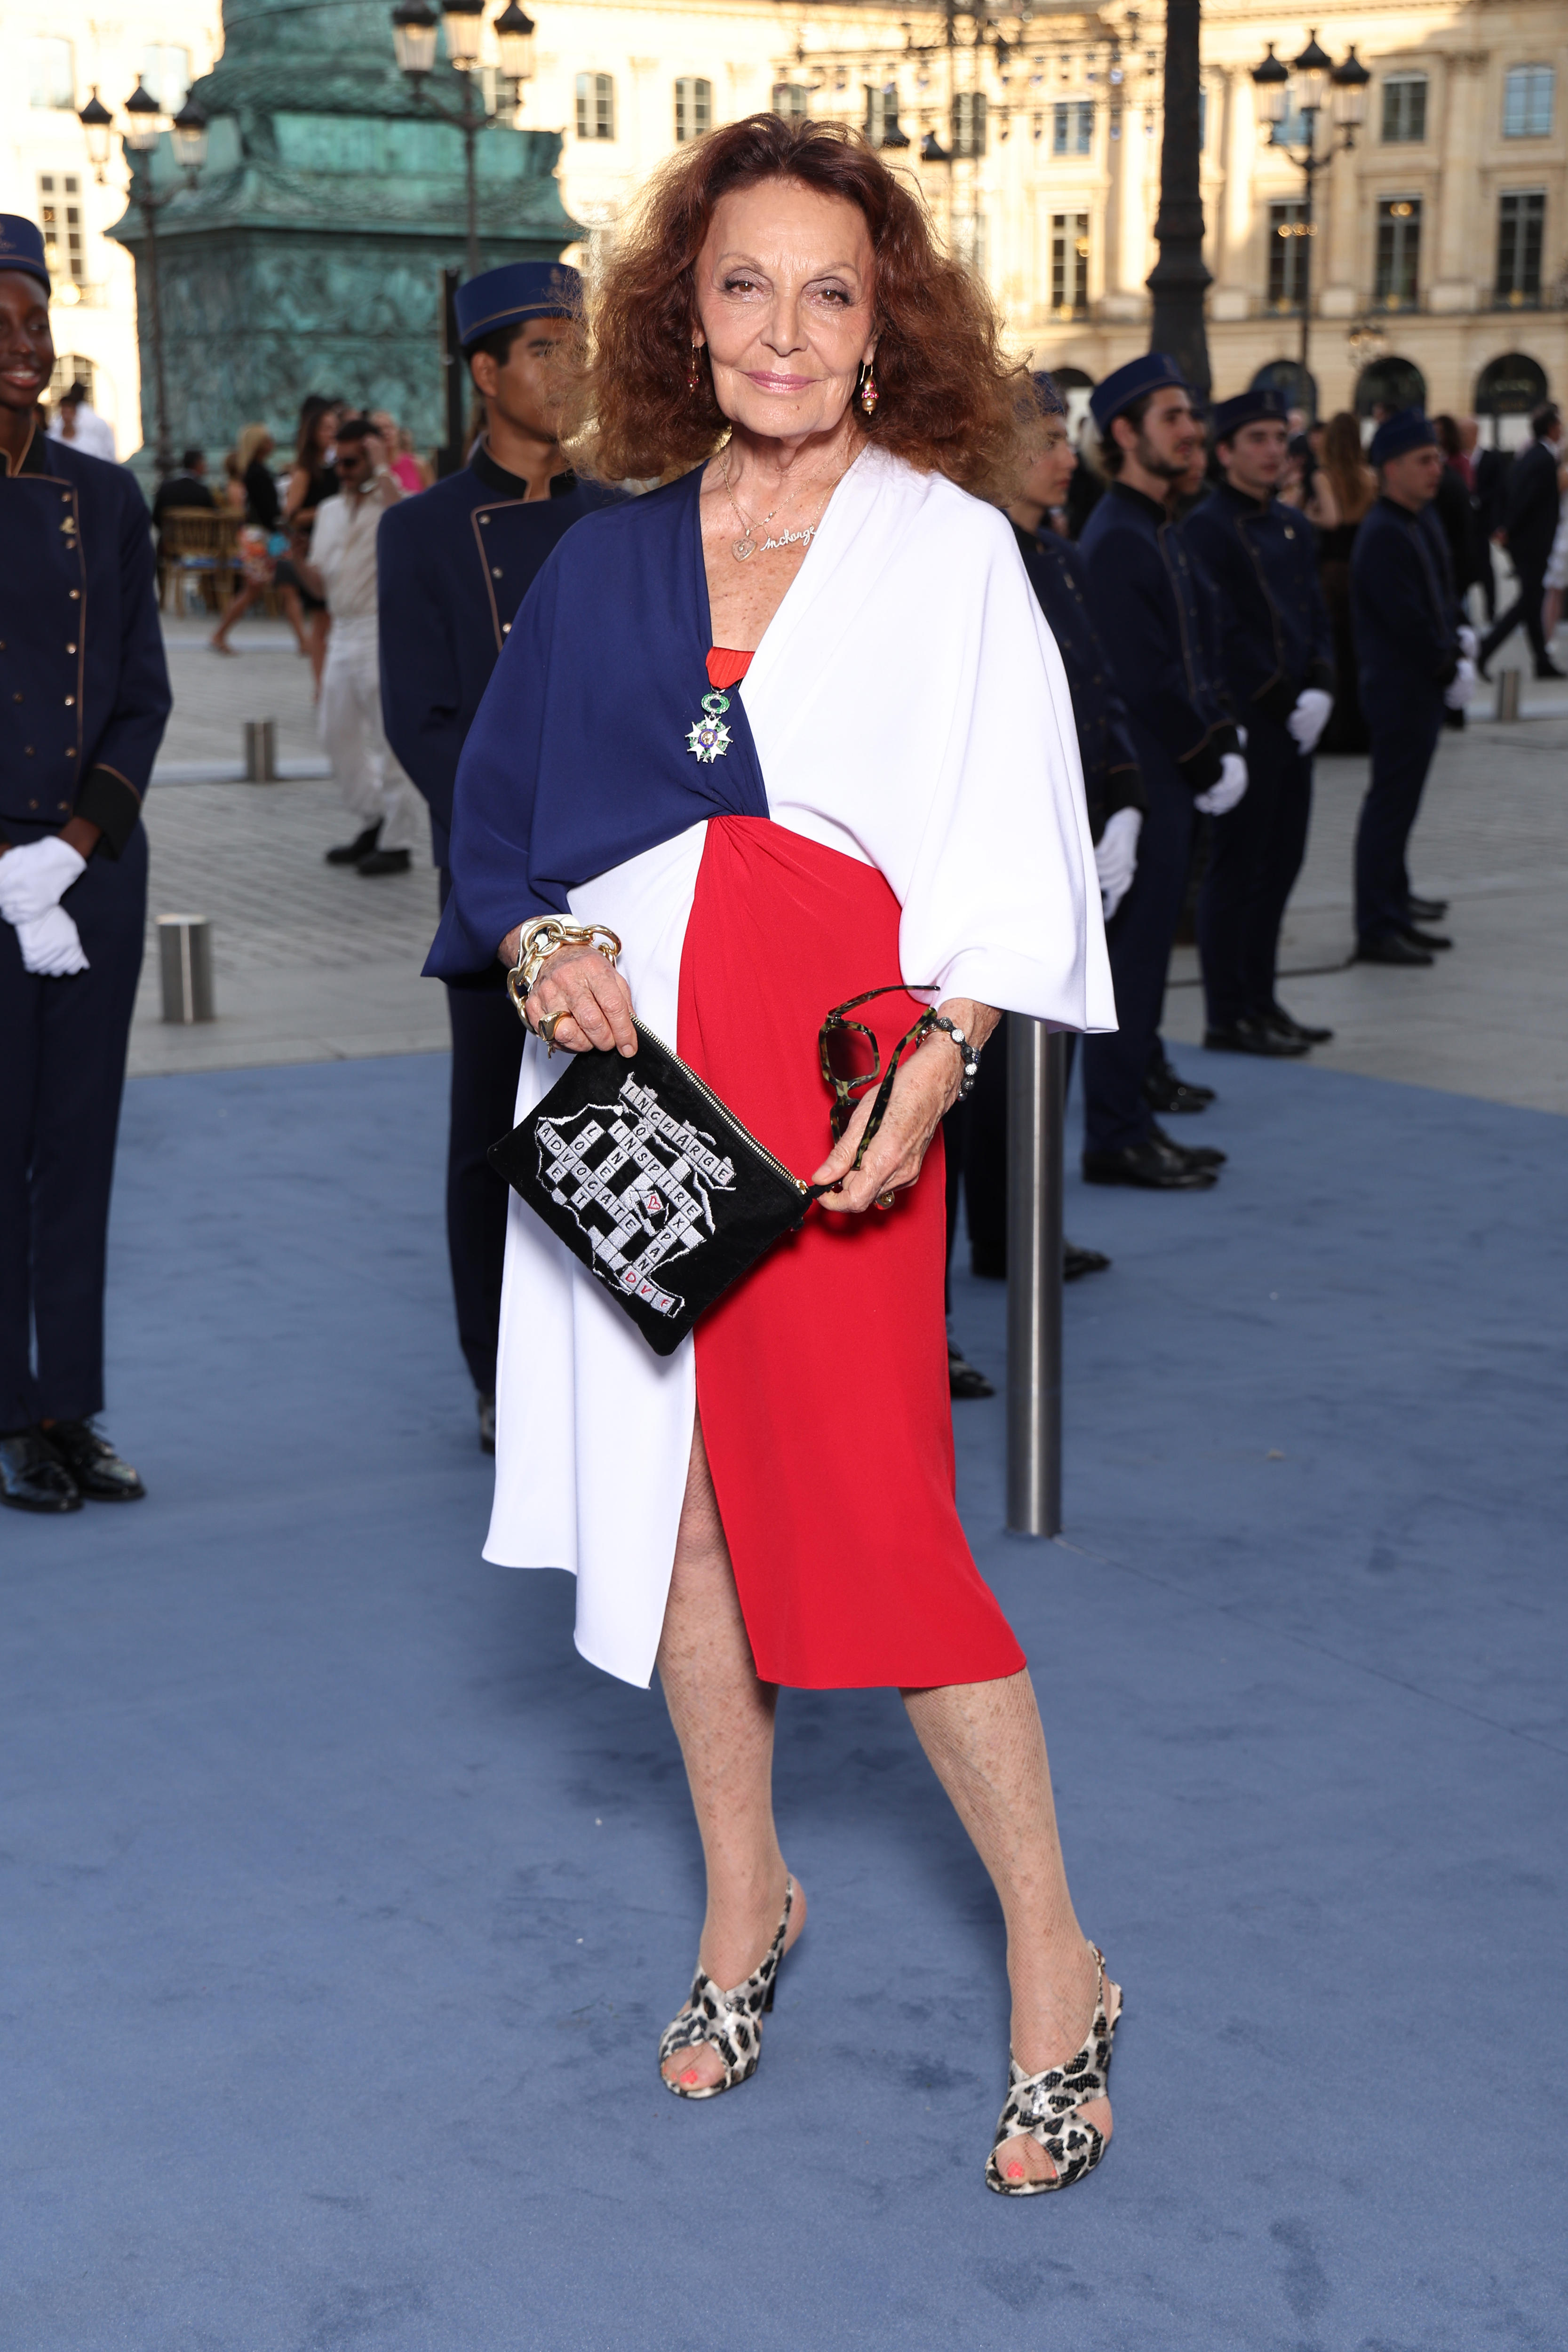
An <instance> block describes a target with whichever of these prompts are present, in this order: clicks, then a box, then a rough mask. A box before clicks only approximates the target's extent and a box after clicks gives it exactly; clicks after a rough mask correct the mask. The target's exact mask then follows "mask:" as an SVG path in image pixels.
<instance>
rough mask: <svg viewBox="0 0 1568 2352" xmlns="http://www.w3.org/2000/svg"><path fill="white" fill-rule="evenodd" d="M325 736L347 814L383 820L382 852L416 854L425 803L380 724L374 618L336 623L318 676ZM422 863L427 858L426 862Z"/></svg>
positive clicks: (372, 821) (376, 821) (369, 821)
mask: <svg viewBox="0 0 1568 2352" xmlns="http://www.w3.org/2000/svg"><path fill="white" fill-rule="evenodd" d="M320 723H321V741H322V742H323V744H324V745H325V746H326V750H327V755H328V757H329V758H330V760H331V763H332V773H333V774H334V775H335V776H336V778H337V780H338V783H339V786H340V788H341V790H342V796H343V799H344V801H345V802H346V803H347V804H348V808H349V810H350V813H351V814H353V815H354V816H357V817H358V819H359V821H360V823H361V824H362V825H368V824H379V825H380V827H381V838H380V840H379V841H378V842H377V844H376V846H377V848H378V849H410V850H414V851H415V852H416V853H417V852H418V851H419V850H420V848H421V847H422V846H423V843H424V841H425V839H426V837H427V836H426V834H425V828H424V814H425V803H423V801H422V800H421V799H420V797H419V794H418V793H416V790H415V788H414V786H413V785H412V783H410V782H409V780H408V778H407V776H406V775H405V773H404V772H403V770H402V769H401V768H400V767H399V766H398V764H397V761H396V760H395V758H394V757H393V754H392V747H391V746H390V744H389V743H388V742H387V740H386V730H385V729H384V727H383V725H382V722H381V666H380V657H379V654H378V651H377V647H376V635H375V623H374V621H334V622H333V624H332V628H331V635H330V636H329V637H328V639H327V666H326V668H325V670H324V672H323V673H322V677H321V712H320ZM421 862H423V861H421Z"/></svg>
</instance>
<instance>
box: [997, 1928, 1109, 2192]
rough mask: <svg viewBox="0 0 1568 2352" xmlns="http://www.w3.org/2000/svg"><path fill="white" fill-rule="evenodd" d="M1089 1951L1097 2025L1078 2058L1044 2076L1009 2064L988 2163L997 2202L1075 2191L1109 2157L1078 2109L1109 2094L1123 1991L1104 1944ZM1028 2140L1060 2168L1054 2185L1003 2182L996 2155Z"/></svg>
mask: <svg viewBox="0 0 1568 2352" xmlns="http://www.w3.org/2000/svg"><path fill="white" fill-rule="evenodd" d="M1089 1950H1090V1951H1091V1952H1092V1953H1093V1954H1094V1965H1095V1970H1096V1982H1095V1994H1094V2021H1093V2023H1092V2024H1091V2025H1090V2027H1089V2040H1088V2041H1087V2042H1085V2043H1084V2045H1083V2048H1082V2049H1081V2050H1080V2051H1079V2053H1078V2056H1077V2057H1076V2058H1069V2059H1068V2063H1067V2064H1066V2065H1065V2066H1047V2068H1046V2069H1045V2071H1044V2073H1043V2074H1025V2072H1024V2070H1023V2068H1022V2067H1021V2066H1020V2065H1019V2063H1018V2062H1017V2060H1016V2058H1014V2059H1012V2060H1011V2061H1010V2062H1009V2065H1008V2072H1007V2103H1006V2105H1005V2107H1004V2108H1003V2110H1002V2120H1001V2122H1000V2123H999V2124H998V2125H997V2126H996V2137H995V2138H994V2140H993V2141H992V2143H991V2153H990V2155H989V2156H988V2157H987V2158H986V2160H985V2186H986V2188H987V2189H994V2190H995V2191H996V2194H997V2195H998V2197H1043V2196H1044V2195H1045V2194H1046V2192H1047V2189H1070V2188H1071V2186H1072V2184H1073V2182H1074V2181H1075V2180H1081V2179H1083V2177H1084V2175H1085V2173H1088V2172H1092V2171H1093V2170H1094V2168H1095V2166H1096V2165H1097V2164H1098V2163H1099V2162H1100V2158H1101V2157H1102V2156H1103V2155H1104V2154H1105V2149H1106V2139H1105V2135H1104V2133H1103V2132H1100V2131H1097V2130H1096V2128H1095V2126H1093V2124H1090V2123H1085V2122H1084V2121H1083V2119H1082V2116H1080V2115H1079V2109H1080V2108H1081V2107H1086V2106H1091V2105H1093V2103H1094V2101H1095V2100H1096V2099H1103V2098H1104V2097H1105V2095H1106V2082H1107V2079H1108V2077H1109V2075H1110V2045H1111V2043H1112V2042H1114V2041H1115V2039H1116V2029H1117V2027H1118V2025H1119V2024H1120V2023H1121V1986H1120V1985H1119V1984H1114V1983H1112V1982H1111V1980H1110V1978H1109V1977H1108V1976H1107V1975H1106V1973H1105V1955H1104V1953H1103V1952H1102V1951H1101V1950H1100V1947H1099V1945H1098V1944H1091V1945H1090V1946H1089ZM1108 1986H1109V1988H1110V1994H1111V1995H1112V1996H1114V1999H1115V2002H1116V2010H1115V2014H1114V2015H1111V2014H1110V2004H1109V2001H1108V2000H1107V1987H1108ZM1024 2137H1027V2138H1029V2139H1033V2140H1037V2141H1038V2142H1039V2144H1040V2146H1041V2147H1043V2148H1044V2149H1045V2151H1046V2154H1047V2156H1048V2157H1049V2158H1050V2159H1051V2162H1052V2163H1053V2164H1054V2165H1055V2166H1056V2168H1057V2171H1056V2179H1054V2180H1004V2179H1003V2178H1002V2174H1001V2171H1000V2169H999V2168H998V2166H997V2162H996V2151H997V2149H998V2148H999V2147H1001V2146H1002V2145H1003V2143H1004V2141H1005V2140H1010V2139H1019V2138H1024Z"/></svg>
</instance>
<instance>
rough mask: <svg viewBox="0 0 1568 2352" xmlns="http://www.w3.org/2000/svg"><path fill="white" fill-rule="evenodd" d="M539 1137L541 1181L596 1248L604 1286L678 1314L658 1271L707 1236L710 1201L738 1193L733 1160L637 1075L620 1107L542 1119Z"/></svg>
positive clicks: (674, 1293)
mask: <svg viewBox="0 0 1568 2352" xmlns="http://www.w3.org/2000/svg"><path fill="white" fill-rule="evenodd" d="M538 1140H539V1174H540V1181H542V1183H543V1184H544V1185H545V1186H546V1188H547V1189H548V1191H549V1192H550V1195H551V1197H552V1200H554V1201H555V1202H558V1203H559V1204H560V1205H561V1206H562V1207H563V1208H564V1209H566V1210H567V1211H569V1213H571V1215H572V1217H573V1218H574V1220H575V1222H576V1223H577V1224H578V1226H579V1227H580V1228H581V1230H582V1232H583V1233H584V1235H585V1236H586V1238H587V1239H588V1241H589V1242H590V1243H591V1244H592V1246H593V1253H594V1272H595V1274H596V1275H597V1276H598V1277H599V1279H600V1281H601V1282H604V1283H608V1284H610V1285H611V1286H613V1287H615V1288H617V1289H620V1290H624V1291H626V1292H627V1293H629V1295H630V1296H631V1297H634V1298H639V1299H640V1300H641V1301H642V1303H643V1305H644V1306H645V1307H650V1308H651V1309H652V1310H653V1312H654V1313H655V1314H657V1315H679V1312H680V1310H681V1308H682V1307H684V1306H685V1304H686V1302H685V1300H684V1299H683V1298H682V1297H681V1296H680V1294H679V1291H678V1290H675V1289H673V1288H672V1287H671V1286H670V1285H669V1283H668V1280H667V1279H666V1278H665V1276H664V1274H663V1272H662V1271H661V1269H663V1268H665V1267H666V1266H668V1265H679V1262H680V1260H681V1259H682V1258H683V1257H685V1256H687V1255H689V1253H690V1252H691V1251H692V1250H695V1249H700V1247H701V1246H702V1244H703V1243H704V1242H705V1241H707V1240H709V1239H710V1237H711V1235H712V1233H713V1210H712V1205H711V1202H710V1193H712V1192H732V1191H733V1190H734V1185H735V1168H734V1162H733V1161H732V1160H729V1159H727V1158H726V1157H725V1155H724V1154H723V1153H722V1152H721V1150H719V1149H718V1147H717V1144H716V1142H715V1140H714V1138H713V1137H712V1136H710V1135H704V1134H702V1133H701V1132H700V1129H697V1128H695V1127H693V1126H692V1125H691V1123H690V1121H689V1119H680V1118H674V1117H672V1116H671V1114H670V1113H669V1112H668V1110H666V1109H665V1108H664V1106H663V1105H662V1104H661V1103H660V1101H659V1099H658V1096H657V1095H656V1094H655V1092H654V1091H653V1088H652V1087H643V1086H639V1085H638V1084H637V1080H636V1079H635V1078H631V1077H628V1078H626V1080H625V1081H624V1083H623V1084H622V1087H621V1090H620V1093H619V1094H618V1095H617V1096H616V1099H615V1101H614V1102H611V1103H602V1104H595V1105H592V1106H590V1107H589V1108H587V1109H584V1110H578V1111H574V1112H571V1113H570V1114H568V1116H567V1117H565V1118H542V1119H541V1120H540V1122H539V1128H538Z"/></svg>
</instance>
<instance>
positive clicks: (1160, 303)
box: [1148, 0, 1209, 398]
mask: <svg viewBox="0 0 1568 2352" xmlns="http://www.w3.org/2000/svg"><path fill="white" fill-rule="evenodd" d="M1200 15H1201V10H1200V0H1167V5H1166V9H1165V107H1164V129H1163V135H1162V137H1161V141H1160V210H1159V213H1158V215H1157V216H1156V218H1155V222H1154V241H1155V243H1156V244H1157V245H1158V246H1159V248H1160V258H1159V260H1158V261H1157V262H1156V263H1155V264H1154V267H1153V268H1152V270H1151V271H1150V273H1149V278H1148V286H1149V291H1150V293H1151V294H1152V297H1153V312H1152V317H1151V319H1150V321H1149V348H1150V350H1151V351H1155V352H1171V353H1172V354H1173V356H1174V358H1175V359H1176V360H1177V361H1178V362H1179V363H1180V365H1181V368H1182V372H1183V373H1184V375H1185V377H1186V379H1187V382H1188V383H1190V384H1192V385H1193V386H1194V389H1195V390H1196V391H1197V392H1198V393H1199V394H1201V395H1202V396H1204V397H1205V398H1206V397H1207V394H1208V389H1209V347H1208V336H1207V333H1206V331H1205V326H1204V294H1205V290H1206V289H1207V287H1208V284H1209V273H1208V270H1207V268H1206V267H1205V262H1204V199H1203V188H1202V184H1201V182H1200V180H1199V176H1198V121H1199V110H1200V102H1201V93H1200V81H1199V68H1200V58H1199V31H1200Z"/></svg>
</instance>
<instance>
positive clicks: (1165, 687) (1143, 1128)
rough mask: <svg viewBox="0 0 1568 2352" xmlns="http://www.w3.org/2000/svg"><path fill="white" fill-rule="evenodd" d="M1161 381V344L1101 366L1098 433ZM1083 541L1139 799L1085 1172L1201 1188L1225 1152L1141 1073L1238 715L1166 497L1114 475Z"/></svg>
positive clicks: (1091, 1050)
mask: <svg viewBox="0 0 1568 2352" xmlns="http://www.w3.org/2000/svg"><path fill="white" fill-rule="evenodd" d="M1167 386H1170V387H1174V388H1177V389H1180V390H1183V391H1184V390H1186V388H1187V387H1186V384H1185V382H1184V378H1183V377H1182V375H1181V373H1180V372H1179V371H1178V369H1177V368H1176V365H1175V362H1173V360H1171V359H1170V358H1168V357H1167V356H1166V355H1165V354H1164V353H1163V352H1149V353H1147V354H1146V356H1145V357H1144V358H1142V359H1140V360H1132V361H1130V362H1129V363H1128V364H1127V365H1126V366H1125V367H1121V368H1117V369H1116V370H1115V371H1114V372H1113V373H1111V374H1110V375H1109V376H1107V377H1106V378H1105V379H1104V380H1103V382H1102V383H1100V384H1098V385H1097V386H1096V388H1095V390H1094V392H1093V394H1091V396H1090V401H1089V406H1090V409H1091V411H1092V414H1093V416H1094V420H1095V423H1096V425H1097V426H1098V427H1099V429H1100V436H1101V438H1102V440H1109V439H1110V428H1111V425H1112V422H1113V420H1114V419H1115V418H1116V417H1118V416H1120V415H1121V414H1122V413H1123V412H1124V411H1125V410H1126V409H1128V408H1129V407H1131V405H1132V404H1133V403H1134V402H1137V401H1140V400H1142V398H1143V396H1144V394H1154V393H1158V392H1160V391H1162V390H1163V389H1164V388H1166V387H1167ZM1080 549H1081V554H1082V560H1083V579H1084V585H1085V590H1086V593H1087V597H1088V603H1089V614H1090V616H1091V617H1092V619H1093V622H1094V625H1095V627H1096V629H1097V630H1098V632H1099V635H1100V641H1101V642H1102V644H1103V645H1104V646H1106V648H1107V650H1108V651H1109V653H1110V658H1111V663H1112V666H1113V669H1114V674H1115V677H1116V681H1117V684H1118V685H1119V687H1120V688H1121V696H1122V698H1123V701H1124V702H1125V705H1126V709H1127V721H1128V731H1129V735H1130V738H1131V745H1132V749H1133V751H1134V752H1135V754H1136V757H1137V761H1138V766H1139V770H1140V772H1141V774H1142V784H1143V791H1144V793H1145V796H1146V802H1147V813H1146V814H1145V816H1144V819H1143V824H1142V832H1141V834H1140V836H1139V842H1138V867H1137V872H1136V874H1135V875H1134V877H1133V880H1132V886H1131V889H1130V890H1129V891H1128V893H1127V896H1126V898H1124V899H1123V901H1122V903H1121V907H1120V908H1119V909H1118V910H1117V913H1116V915H1115V916H1114V918H1113V919H1112V920H1111V921H1110V924H1109V925H1108V927H1107V930H1106V939H1107V943H1108V945H1109V948H1110V971H1111V977H1112V980H1113V982H1114V983H1115V988H1116V1016H1117V1020H1118V1022H1119V1024H1121V1025H1120V1027H1119V1028H1118V1029H1117V1031H1116V1033H1115V1034H1114V1035H1111V1036H1108V1037H1086V1038H1085V1039H1084V1051H1083V1083H1084V1112H1085V1132H1084V1158H1083V1170H1084V1175H1085V1177H1086V1178H1087V1179H1088V1180H1089V1181H1090V1182H1098V1183H1133V1184H1141V1185H1146V1186H1149V1187H1152V1188H1153V1189H1158V1190H1164V1189H1173V1190H1182V1191H1191V1190H1198V1189H1201V1188H1202V1187H1204V1186H1206V1185H1208V1184H1212V1183H1213V1181H1214V1174H1213V1171H1214V1168H1215V1165H1216V1164H1217V1163H1218V1160H1219V1159H1220V1158H1221V1156H1222V1155H1220V1154H1218V1153H1214V1154H1212V1155H1211V1154H1208V1153H1203V1154H1201V1155H1197V1156H1196V1157H1194V1154H1192V1153H1190V1152H1188V1151H1186V1150H1184V1149H1183V1148H1182V1147H1179V1146H1176V1145H1173V1144H1172V1143H1171V1142H1170V1140H1169V1139H1168V1138H1166V1137H1164V1136H1163V1135H1162V1133H1161V1131H1160V1129H1158V1127H1157V1126H1156V1125H1155V1121H1154V1116H1153V1112H1152V1109H1151V1108H1150V1105H1149V1102H1148V1099H1147V1097H1146V1094H1145V1079H1146V1077H1147V1076H1148V1073H1149V1068H1150V1062H1151V1058H1152V1054H1153V1052H1154V1047H1155V1041H1156V1038H1157V1037H1158V1034H1159V1028H1160V1015H1161V1010H1162V1007H1163V1002H1164V993H1165V974H1166V971H1167V969H1168V967H1169V964H1170V960H1171V948H1172V945H1173V941H1174V939H1175V934H1176V924H1177V921H1178V919H1179V918H1180V915H1181V909H1182V899H1183V897H1184V892H1185V889H1186V880H1187V865H1188V859H1189V856H1190V853H1191V847H1192V837H1193V809H1194V801H1195V800H1197V799H1198V798H1199V796H1201V795H1206V794H1207V793H1209V792H1210V791H1211V790H1212V789H1213V788H1214V787H1215V786H1216V785H1221V786H1224V787H1225V788H1226V789H1227V790H1230V791H1234V789H1235V782H1236V780H1237V769H1238V768H1239V764H1240V763H1239V760H1238V756H1237V732H1236V727H1235V723H1234V721H1233V719H1232V717H1231V714H1230V711H1229V709H1228V708H1227V706H1226V701H1225V698H1224V695H1223V692H1222V689H1221V688H1220V685H1219V683H1218V681H1217V680H1216V679H1215V678H1214V677H1212V676H1211V675H1210V665H1209V661H1208V659H1207V656H1206V655H1205V615H1204V613H1203V610H1202V606H1201V602H1200V597H1201V593H1202V592H1201V590H1200V584H1199V583H1198V581H1197V580H1196V579H1195V578H1194V571H1193V566H1192V563H1191V562H1190V561H1189V558H1188V556H1187V552H1186V550H1185V548H1184V544H1183V541H1182V538H1181V534H1180V531H1179V530H1178V529H1177V527H1176V525H1175V524H1174V522H1173V520H1172V519H1171V516H1170V513H1169V511H1168V509H1166V508H1165V507H1164V506H1163V505H1162V504H1160V503H1158V502H1157V501H1156V500H1155V499H1152V498H1148V497H1145V496H1144V494H1143V493H1142V491H1141V490H1137V489H1134V488H1132V487H1131V484H1130V483H1127V482H1124V481H1121V479H1120V478H1115V477H1113V478H1112V479H1111V482H1110V488H1109V489H1108V491H1107V493H1106V495H1105V497H1104V498H1103V499H1101V500H1100V504H1099V505H1098V506H1097V507H1096V508H1095V509H1094V512H1093V513H1092V514H1091V515H1090V517H1089V521H1088V523H1087V524H1086V525H1085V527H1084V533H1083V538H1082V541H1080ZM1227 763H1231V764H1227Z"/></svg>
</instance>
